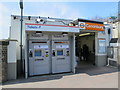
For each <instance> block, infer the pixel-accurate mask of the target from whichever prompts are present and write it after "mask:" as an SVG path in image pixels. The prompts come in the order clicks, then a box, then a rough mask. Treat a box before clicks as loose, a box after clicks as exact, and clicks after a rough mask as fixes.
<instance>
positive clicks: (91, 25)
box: [78, 22, 104, 31]
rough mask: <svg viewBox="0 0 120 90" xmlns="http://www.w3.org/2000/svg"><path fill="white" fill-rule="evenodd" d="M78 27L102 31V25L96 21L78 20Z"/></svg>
mask: <svg viewBox="0 0 120 90" xmlns="http://www.w3.org/2000/svg"><path fill="white" fill-rule="evenodd" d="M78 26H79V28H80V29H85V30H95V31H104V25H103V24H98V23H89V22H79V25H78Z"/></svg>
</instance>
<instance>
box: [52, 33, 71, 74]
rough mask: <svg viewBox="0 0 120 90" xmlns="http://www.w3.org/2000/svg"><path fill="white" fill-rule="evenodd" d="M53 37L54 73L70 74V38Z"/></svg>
mask: <svg viewBox="0 0 120 90" xmlns="http://www.w3.org/2000/svg"><path fill="white" fill-rule="evenodd" d="M55 37H56V35H54V36H53V37H52V39H53V40H52V73H61V72H70V71H71V69H70V65H71V63H70V61H71V60H70V42H69V40H68V36H66V37H62V36H60V37H58V39H57V38H55Z"/></svg>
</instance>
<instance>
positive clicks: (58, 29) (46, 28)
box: [25, 23, 79, 32]
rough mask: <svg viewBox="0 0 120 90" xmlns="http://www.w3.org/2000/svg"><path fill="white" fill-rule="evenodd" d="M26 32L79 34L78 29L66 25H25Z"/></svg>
mask: <svg viewBox="0 0 120 90" xmlns="http://www.w3.org/2000/svg"><path fill="white" fill-rule="evenodd" d="M25 30H26V31H51V32H79V27H76V26H67V25H50V24H33V23H25Z"/></svg>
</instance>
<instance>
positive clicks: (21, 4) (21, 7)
mask: <svg viewBox="0 0 120 90" xmlns="http://www.w3.org/2000/svg"><path fill="white" fill-rule="evenodd" d="M20 9H21V19H20V21H21V27H20V60H21V73H23V60H22V47H23V45H22V27H23V25H22V24H23V1H22V0H20Z"/></svg>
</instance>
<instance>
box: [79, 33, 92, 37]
mask: <svg viewBox="0 0 120 90" xmlns="http://www.w3.org/2000/svg"><path fill="white" fill-rule="evenodd" d="M86 35H90V33H84V34H80V35H79V36H86Z"/></svg>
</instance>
